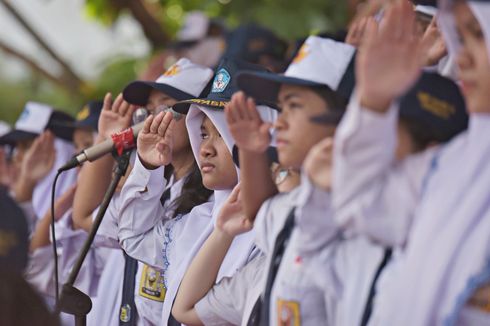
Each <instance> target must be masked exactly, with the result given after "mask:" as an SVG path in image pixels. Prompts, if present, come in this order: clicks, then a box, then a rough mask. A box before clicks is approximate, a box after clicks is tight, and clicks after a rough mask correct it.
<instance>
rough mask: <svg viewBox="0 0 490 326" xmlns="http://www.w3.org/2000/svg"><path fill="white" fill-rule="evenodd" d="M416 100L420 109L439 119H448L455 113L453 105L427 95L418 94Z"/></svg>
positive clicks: (424, 93) (423, 93)
mask: <svg viewBox="0 0 490 326" xmlns="http://www.w3.org/2000/svg"><path fill="white" fill-rule="evenodd" d="M417 99H418V100H419V103H420V107H421V108H423V109H424V110H426V111H429V112H430V113H432V114H433V115H435V116H437V117H439V118H441V119H446V120H447V119H449V118H450V117H451V116H452V115H453V114H454V113H455V112H456V109H455V107H454V105H451V104H450V103H448V102H446V101H444V100H441V99H438V98H436V97H434V96H432V95H430V94H429V93H426V92H418V93H417Z"/></svg>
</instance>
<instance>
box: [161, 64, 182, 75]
mask: <svg viewBox="0 0 490 326" xmlns="http://www.w3.org/2000/svg"><path fill="white" fill-rule="evenodd" d="M179 72H180V67H179V65H178V64H174V65H172V66H171V67H170V68H168V69H167V71H165V73H164V74H163V76H165V77H171V76H175V75H177V74H179Z"/></svg>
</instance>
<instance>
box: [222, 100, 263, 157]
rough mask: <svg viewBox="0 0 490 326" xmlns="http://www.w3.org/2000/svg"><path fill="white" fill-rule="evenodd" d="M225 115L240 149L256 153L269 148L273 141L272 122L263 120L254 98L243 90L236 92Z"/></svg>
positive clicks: (226, 108)
mask: <svg viewBox="0 0 490 326" xmlns="http://www.w3.org/2000/svg"><path fill="white" fill-rule="evenodd" d="M225 115H226V122H227V123H228V127H229V129H230V132H231V135H232V136H233V139H234V140H235V144H236V146H237V147H238V148H239V149H242V150H245V151H249V152H254V153H264V152H265V151H266V150H267V148H268V147H269V144H270V142H271V136H270V134H269V129H270V128H271V127H272V124H270V123H265V122H264V121H262V119H261V118H260V115H259V113H258V112H257V107H256V105H255V102H254V100H253V99H252V98H246V96H245V94H244V93H243V92H238V93H236V94H234V95H233V97H232V99H231V102H229V103H228V104H227V105H226V107H225Z"/></svg>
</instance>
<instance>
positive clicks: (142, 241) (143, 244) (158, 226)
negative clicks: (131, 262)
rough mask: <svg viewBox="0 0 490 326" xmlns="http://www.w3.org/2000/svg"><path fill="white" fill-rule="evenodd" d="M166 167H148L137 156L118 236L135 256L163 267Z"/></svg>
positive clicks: (122, 201)
mask: <svg viewBox="0 0 490 326" xmlns="http://www.w3.org/2000/svg"><path fill="white" fill-rule="evenodd" d="M163 172H164V168H163V167H160V168H158V169H155V170H147V169H146V168H145V167H144V166H143V165H142V163H141V161H140V160H139V158H137V159H136V162H135V165H134V167H133V170H132V171H131V174H130V175H129V177H128V179H127V180H126V183H125V185H124V187H123V188H122V190H121V194H120V197H121V198H120V211H119V221H118V238H119V243H120V244H121V247H122V248H123V249H124V251H126V253H127V254H128V255H130V256H131V257H133V258H135V259H137V260H140V261H142V262H144V263H145V264H147V265H150V266H154V267H157V268H160V269H161V268H163V257H162V249H163V239H164V231H165V221H164V219H163V216H164V213H165V212H164V209H163V207H162V205H161V203H160V197H161V196H162V194H163V191H164V189H165V186H166V181H165V178H164V177H163Z"/></svg>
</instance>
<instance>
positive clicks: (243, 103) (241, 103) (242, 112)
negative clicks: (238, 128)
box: [235, 92, 247, 120]
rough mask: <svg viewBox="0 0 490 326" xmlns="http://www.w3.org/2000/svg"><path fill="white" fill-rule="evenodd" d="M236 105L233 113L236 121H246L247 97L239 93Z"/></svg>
mask: <svg viewBox="0 0 490 326" xmlns="http://www.w3.org/2000/svg"><path fill="white" fill-rule="evenodd" d="M237 103H238V105H237V106H236V109H235V113H236V116H237V117H238V119H240V120H247V112H246V111H247V97H246V96H245V93H243V92H241V93H240V94H239V96H238V97H237Z"/></svg>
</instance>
